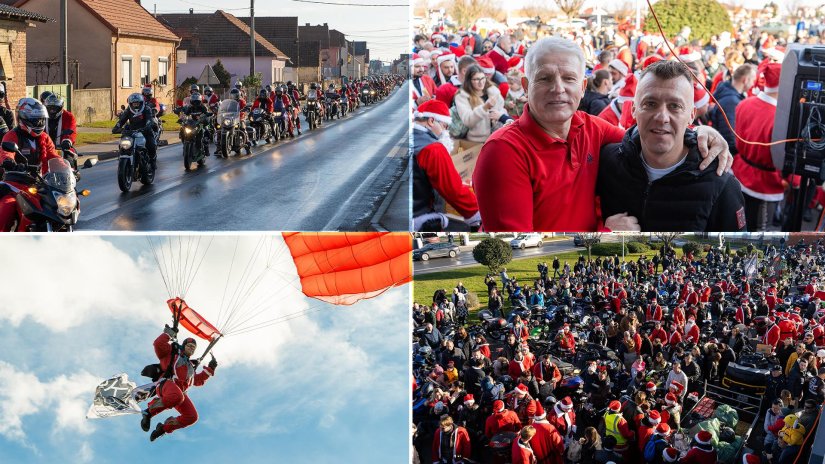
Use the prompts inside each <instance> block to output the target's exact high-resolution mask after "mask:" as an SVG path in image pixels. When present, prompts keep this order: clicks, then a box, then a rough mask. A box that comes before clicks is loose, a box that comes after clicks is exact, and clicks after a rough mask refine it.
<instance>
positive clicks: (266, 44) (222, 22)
mask: <svg viewBox="0 0 825 464" xmlns="http://www.w3.org/2000/svg"><path fill="white" fill-rule="evenodd" d="M184 16H185V17H188V18H190V20H189V21H187V20H186V18H184ZM203 16H204V15H179V14H174V15H158V19H160V20H161V21H163V22H164V23H166V24H167V25H169V27H171V28H172V30H174V31H175V32H176V33H178V34H180V35H181V38H182V40H181V44H180V48H181V49H184V50H186V51H187V52H188V54H189V56H193V57H195V56H218V57H221V56H233V57H238V56H249V48H248V44H249V35H250V30H249V26H247V25H246V24H244V23H243V21H241V20H240V19H238V18H237V17H235V16H233V15H231V14H229V13H227V12H225V11H222V10H218V11H216V12H215V13H212V14H209V15H205V16H206V17H203ZM255 27H256V29H257V22H256V25H255ZM255 42H256V45H255V56H273V57H275V58H277V59H284V60H288V59H289V56H288V55H287V54H286V53H284V52H283V51H281V50H280V49H278V47H276V46H275V45H273V44H272V43H271V42H270V41H268V40H267V39H266V38H264V37H263V36H262V35H261V34H257V33H256V34H255Z"/></svg>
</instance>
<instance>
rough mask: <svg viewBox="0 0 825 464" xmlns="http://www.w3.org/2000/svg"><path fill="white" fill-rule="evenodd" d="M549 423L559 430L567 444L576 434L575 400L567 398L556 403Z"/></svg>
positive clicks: (548, 419)
mask: <svg viewBox="0 0 825 464" xmlns="http://www.w3.org/2000/svg"><path fill="white" fill-rule="evenodd" d="M547 422H549V423H550V425H552V426H553V427H555V428H556V430H558V432H559V434H560V435H561V436H562V438H564V442H565V443H567V442H568V441H569V440H570V439H571V438H572V437H573V435H575V434H576V412H575V411H573V400H572V399H570V397H569V396H565V397H564V398H562V400H561V401H559V402H558V403H556V405H555V406H553V411H552V412H551V413H550V414H548V416H547Z"/></svg>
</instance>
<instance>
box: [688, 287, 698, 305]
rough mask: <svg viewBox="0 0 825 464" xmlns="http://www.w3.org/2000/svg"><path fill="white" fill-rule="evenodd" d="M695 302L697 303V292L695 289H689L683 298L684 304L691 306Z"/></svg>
mask: <svg viewBox="0 0 825 464" xmlns="http://www.w3.org/2000/svg"><path fill="white" fill-rule="evenodd" d="M696 303H699V294H698V293H696V291H694V290H691V291H689V292H688V294H687V297H686V298H685V304H687V305H688V306H692V305H695V304H696Z"/></svg>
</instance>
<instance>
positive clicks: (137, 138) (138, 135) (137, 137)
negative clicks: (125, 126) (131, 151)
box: [132, 132, 146, 147]
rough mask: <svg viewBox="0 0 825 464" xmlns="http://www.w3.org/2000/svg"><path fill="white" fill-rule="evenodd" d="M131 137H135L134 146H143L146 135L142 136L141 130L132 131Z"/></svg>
mask: <svg viewBox="0 0 825 464" xmlns="http://www.w3.org/2000/svg"><path fill="white" fill-rule="evenodd" d="M132 137H134V138H135V146H136V147H145V146H146V137H144V136H143V132H133V133H132Z"/></svg>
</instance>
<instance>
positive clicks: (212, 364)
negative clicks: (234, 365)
mask: <svg viewBox="0 0 825 464" xmlns="http://www.w3.org/2000/svg"><path fill="white" fill-rule="evenodd" d="M216 367H218V361H217V360H216V359H215V357H214V356H212V360H211V361H209V368H210V369H212V370H213V371H214V370H215V368H216Z"/></svg>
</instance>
